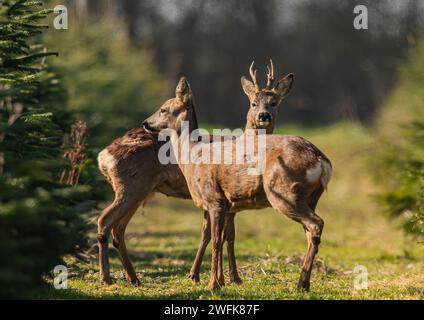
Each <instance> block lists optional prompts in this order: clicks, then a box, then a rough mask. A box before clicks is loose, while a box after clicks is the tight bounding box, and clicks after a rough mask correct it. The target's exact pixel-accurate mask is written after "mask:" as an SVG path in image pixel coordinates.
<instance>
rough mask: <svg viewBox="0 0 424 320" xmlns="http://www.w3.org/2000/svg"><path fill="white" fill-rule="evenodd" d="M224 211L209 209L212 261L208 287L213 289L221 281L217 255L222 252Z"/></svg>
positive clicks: (218, 286)
mask: <svg viewBox="0 0 424 320" xmlns="http://www.w3.org/2000/svg"><path fill="white" fill-rule="evenodd" d="M224 214H225V211H222V210H214V211H209V215H210V220H211V235H212V263H211V276H210V279H209V286H208V287H209V289H210V290H214V289H217V288H220V287H221V286H222V285H223V283H220V282H219V278H218V269H219V256H220V254H222V243H221V242H222V230H223V227H224V218H225V217H224Z"/></svg>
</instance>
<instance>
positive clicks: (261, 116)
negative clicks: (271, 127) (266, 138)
mask: <svg viewBox="0 0 424 320" xmlns="http://www.w3.org/2000/svg"><path fill="white" fill-rule="evenodd" d="M258 119H259V121H263V122H265V121H267V122H270V121H271V115H270V113H269V112H261V113H260V114H259V115H258Z"/></svg>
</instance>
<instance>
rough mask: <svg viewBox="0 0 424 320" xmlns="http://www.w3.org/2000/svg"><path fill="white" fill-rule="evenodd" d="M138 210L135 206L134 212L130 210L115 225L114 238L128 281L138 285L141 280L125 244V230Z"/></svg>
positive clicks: (113, 229) (114, 244)
mask: <svg viewBox="0 0 424 320" xmlns="http://www.w3.org/2000/svg"><path fill="white" fill-rule="evenodd" d="M136 211H137V207H135V208H134V210H132V212H129V213H128V214H127V215H126V216H125V217H123V218H122V219H121V220H120V221H119V222H118V224H117V225H115V226H113V228H112V238H113V246H114V247H115V248H116V249H118V251H119V257H120V258H121V262H122V266H123V267H124V270H125V278H126V279H127V281H128V282H131V283H132V284H134V285H137V286H138V285H140V281H139V280H138V278H137V274H136V273H135V270H134V267H133V265H132V263H131V260H130V258H129V256H128V251H127V247H126V245H125V230H126V228H127V225H128V223H129V221H130V220H131V218H132V216H133V215H134V213H135V212H136Z"/></svg>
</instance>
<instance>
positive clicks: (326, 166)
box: [319, 158, 333, 191]
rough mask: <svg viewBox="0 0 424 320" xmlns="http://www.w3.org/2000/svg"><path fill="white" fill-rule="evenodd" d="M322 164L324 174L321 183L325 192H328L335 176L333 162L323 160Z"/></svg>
mask: <svg viewBox="0 0 424 320" xmlns="http://www.w3.org/2000/svg"><path fill="white" fill-rule="evenodd" d="M320 162H321V169H322V172H321V176H320V178H319V181H320V183H321V185H322V187H323V188H324V190H326V191H327V186H328V184H329V182H330V180H331V176H332V175H333V167H332V166H331V162H330V161H329V160H328V159H325V158H321V159H320Z"/></svg>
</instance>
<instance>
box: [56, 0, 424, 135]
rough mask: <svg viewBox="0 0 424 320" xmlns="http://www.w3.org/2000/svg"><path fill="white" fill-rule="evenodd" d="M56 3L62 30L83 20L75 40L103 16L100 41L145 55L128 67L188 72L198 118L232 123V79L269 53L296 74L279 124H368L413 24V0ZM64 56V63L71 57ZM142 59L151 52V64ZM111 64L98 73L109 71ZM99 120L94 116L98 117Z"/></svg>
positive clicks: (241, 105)
mask: <svg viewBox="0 0 424 320" xmlns="http://www.w3.org/2000/svg"><path fill="white" fill-rule="evenodd" d="M65 3H66V4H67V6H68V8H69V12H75V13H76V15H77V18H78V20H77V21H78V22H73V23H70V29H69V31H68V32H69V33H77V31H75V30H73V29H79V28H80V25H84V21H90V22H91V23H92V26H93V27H92V28H88V27H84V30H80V31H81V32H82V33H79V34H80V38H81V39H84V38H83V36H82V34H84V33H87V34H93V33H95V32H96V29H97V28H98V29H99V31H98V33H99V36H100V35H101V34H102V31H101V30H104V28H106V27H105V26H104V24H105V23H107V21H109V24H110V25H113V27H110V29H109V35H108V39H109V41H106V42H107V43H106V44H105V45H109V46H111V47H114V46H117V47H119V42H120V41H119V40H118V39H117V35H118V34H119V35H120V36H122V37H123V38H125V40H126V41H129V42H130V43H131V44H132V46H133V47H137V48H140V49H141V50H147V51H148V53H149V54H148V58H147V60H146V58H145V56H143V55H142V54H139V58H140V59H139V60H140V61H142V62H143V63H141V62H140V67H139V66H138V65H133V66H132V67H133V69H135V70H143V68H146V66H144V67H143V65H146V64H148V65H150V67H151V68H153V69H154V68H156V69H157V70H159V72H160V73H161V74H162V75H163V77H164V78H165V79H166V80H167V83H168V84H172V85H173V84H174V83H175V82H176V81H177V79H178V77H180V76H181V75H186V76H188V78H189V79H190V80H191V82H192V83H193V87H194V88H193V89H194V90H195V92H196V99H197V103H198V105H199V106H200V107H199V111H198V113H199V118H200V119H206V120H207V122H208V123H211V124H215V125H224V126H233V127H234V126H242V124H243V123H244V122H245V119H244V117H245V110H246V108H247V103H248V102H247V99H246V97H245V96H244V94H243V92H242V90H241V87H240V80H239V79H240V76H241V75H246V74H247V73H248V67H249V65H250V63H251V61H252V60H256V63H257V66H258V67H259V68H260V70H261V71H262V73H261V74H262V76H263V79H264V77H265V64H266V63H267V61H268V59H269V58H273V60H274V63H275V65H276V67H277V70H278V74H279V75H283V74H285V73H288V72H294V73H295V75H296V85H295V86H294V87H293V90H292V92H291V94H290V97H289V98H288V99H287V102H286V104H285V105H284V108H285V110H284V112H280V119H279V121H280V123H287V122H301V123H303V124H308V125H317V126H319V125H322V124H324V123H333V122H337V121H340V120H346V119H348V120H353V121H356V120H358V121H361V122H366V123H370V122H372V120H373V116H374V115H375V113H376V111H377V110H378V108H379V106H380V105H381V104H382V102H383V101H384V98H385V96H386V94H388V93H389V92H390V90H391V89H392V88H393V86H394V85H395V83H396V66H397V65H398V64H399V63H401V62H402V61H403V59H404V56H405V53H406V50H407V48H408V47H409V46H410V45H413V44H414V43H415V38H416V34H417V32H418V30H419V28H420V27H422V25H423V21H422V12H423V4H422V2H420V1H418V0H407V1H390V0H373V1H370V0H366V1H357V0H344V1H331V0H323V1H309V0H304V1H293V0H265V1H255V0H244V1H240V0H228V1H216V0H155V1H153V0H122V1H114V0H102V1H100V0H90V1H86V0H81V1H65ZM357 4H362V5H366V6H367V8H368V15H369V18H368V21H369V29H368V30H355V29H354V28H353V18H354V14H353V7H354V6H355V5H357ZM111 17H116V19H115V18H113V19H112V18H111ZM117 21H118V22H120V23H118V22H117ZM94 25H95V26H96V27H94ZM121 26H124V28H121ZM55 34H58V33H55ZM59 34H60V35H58V37H59V36H60V37H61V38H63V39H66V38H67V37H68V36H67V35H66V32H62V33H59ZM100 38H102V37H101V36H100ZM56 39H57V41H55V42H54V44H53V46H54V47H58V48H59V49H60V50H61V52H62V51H65V52H66V50H62V47H63V48H66V47H72V48H73V50H82V51H84V50H85V49H84V48H82V47H81V46H75V45H74V44H75V43H80V44H82V42H77V41H76V39H75V38H74V39H73V41H62V40H61V39H59V38H56ZM111 39H112V40H111ZM92 41H93V40H92ZM100 41H102V40H99V41H98V42H100ZM92 43H93V45H92V46H90V50H93V53H92V58H91V59H94V58H95V59H97V57H98V54H99V53H98V51H97V49H96V47H95V44H96V42H95V41H93V42H92ZM118 51H119V49H118ZM65 54H66V53H65ZM69 56H70V58H71V60H72V57H71V54H69ZM132 56H133V55H131V54H128V59H124V60H122V62H120V63H117V64H118V65H119V66H120V67H121V68H130V67H126V66H125V63H126V62H127V63H128V65H129V64H130V62H131V63H134V62H135V61H134V60H136V58H134V59H132V58H131V57H132ZM75 59H77V56H76V57H75ZM150 59H153V64H152V65H151V64H150V62H151V60H150ZM97 60H99V61H101V58H99V59H97ZM61 63H65V62H64V61H63V62H61ZM71 63H72V62H71ZM73 63H75V62H73ZM112 69H113V68H112ZM112 69H110V70H109V71H104V70H103V71H102V72H108V73H111V70H112ZM79 70H80V71H81V69H79ZM126 70H127V69H124V70H122V72H121V71H119V70H118V69H116V72H115V73H114V75H115V76H116V77H117V78H119V79H121V81H122V82H126V84H127V85H129V83H131V82H130V81H129V79H128V81H127V80H126V78H125V74H126V72H125V71H126ZM134 73H135V71H134ZM131 74H132V73H129V76H128V77H131ZM76 76H77V75H76ZM140 77H142V75H141V73H140ZM155 78H156V77H152V79H149V82H151V81H154V80H153V79H155ZM133 80H135V79H134V77H133ZM85 90H86V91H88V89H85ZM128 90H130V89H128ZM140 90H142V89H140ZM165 90H166V91H167V92H166V94H167V96H169V94H170V93H171V91H172V86H169V85H168V87H167V88H166V89H165ZM106 94H107V93H106ZM141 94H142V93H140V95H141ZM108 97H109V96H108ZM110 98H112V94H111V95H110ZM137 98H138V100H137V99H135V100H134V99H133V100H132V106H133V108H134V109H136V110H148V109H149V108H150V103H149V101H147V100H146V102H147V103H145V102H144V101H143V100H142V99H141V97H140V96H137ZM114 101H118V104H115V108H118V109H119V110H124V109H122V108H125V110H126V111H125V112H124V113H127V114H128V112H132V110H130V108H128V105H127V102H126V100H124V101H123V102H119V100H114ZM152 102H155V101H153V100H152ZM99 109H100V108H99ZM136 115H137V116H138V115H141V113H139V114H136ZM121 116H123V115H121ZM105 117H107V116H106V115H104V116H103V118H102V119H103V121H106V122H107V119H106V118H105ZM137 121H139V119H137V118H134V120H133V122H132V123H133V125H136V124H137V125H138V123H139V122H137Z"/></svg>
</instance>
